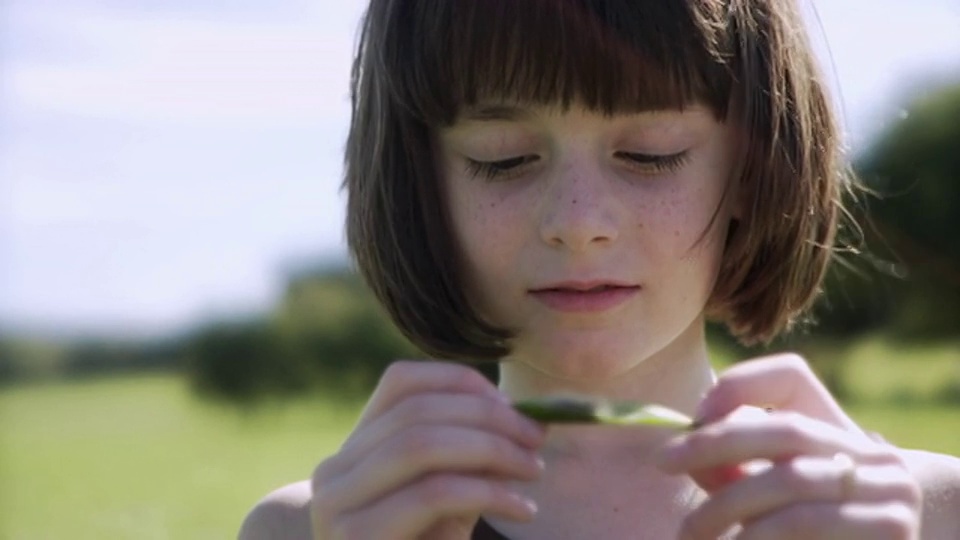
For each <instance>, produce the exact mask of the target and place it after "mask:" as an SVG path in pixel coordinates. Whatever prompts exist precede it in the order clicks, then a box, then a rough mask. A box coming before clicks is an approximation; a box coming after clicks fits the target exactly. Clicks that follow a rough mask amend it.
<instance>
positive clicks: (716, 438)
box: [657, 412, 898, 473]
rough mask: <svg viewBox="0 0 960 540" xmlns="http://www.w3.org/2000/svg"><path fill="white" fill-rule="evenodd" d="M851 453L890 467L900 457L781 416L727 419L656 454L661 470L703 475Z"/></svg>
mask: <svg viewBox="0 0 960 540" xmlns="http://www.w3.org/2000/svg"><path fill="white" fill-rule="evenodd" d="M837 452H844V453H847V454H849V455H850V456H851V457H853V458H854V459H855V460H856V461H858V462H870V463H892V462H896V461H898V458H897V457H896V456H895V455H894V454H893V453H892V452H891V451H890V450H889V449H887V448H885V447H883V446H881V445H879V444H876V443H874V442H872V441H870V440H868V439H863V438H861V437H859V436H857V435H855V434H852V433H849V432H847V431H844V430H841V429H839V428H837V427H834V426H831V425H829V424H825V423H823V422H820V421H817V420H814V419H812V418H807V417H805V416H803V415H799V414H795V413H789V412H783V413H776V414H771V415H765V416H764V417H763V418H757V417H754V416H752V415H751V416H750V417H746V418H736V417H733V416H732V417H731V418H730V419H728V420H723V421H719V422H714V423H712V424H708V425H706V426H703V427H702V428H700V429H697V430H695V431H693V432H691V433H688V434H685V435H681V436H679V437H675V438H673V439H671V440H670V441H668V442H667V443H666V444H665V445H664V446H663V447H662V448H661V449H660V451H659V453H658V455H657V458H658V465H659V466H660V468H661V469H663V470H664V471H665V472H669V473H680V472H691V471H703V470H706V469H710V468H713V467H719V466H729V465H734V464H738V463H744V462H747V461H751V460H770V461H780V460H784V459H789V458H792V457H795V456H798V455H812V456H833V455H834V454H836V453H837Z"/></svg>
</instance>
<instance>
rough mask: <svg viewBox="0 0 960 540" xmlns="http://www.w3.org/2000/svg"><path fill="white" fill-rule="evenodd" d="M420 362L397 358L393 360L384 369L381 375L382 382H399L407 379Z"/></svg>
mask: <svg viewBox="0 0 960 540" xmlns="http://www.w3.org/2000/svg"><path fill="white" fill-rule="evenodd" d="M417 365H418V362H415V361H413V360H397V361H395V362H392V363H391V364H390V365H389V366H387V369H385V370H383V375H382V376H381V377H380V382H381V384H388V383H389V384H398V383H402V382H404V381H407V380H408V379H410V378H411V376H412V373H411V372H412V371H413V370H414V369H416V367H417Z"/></svg>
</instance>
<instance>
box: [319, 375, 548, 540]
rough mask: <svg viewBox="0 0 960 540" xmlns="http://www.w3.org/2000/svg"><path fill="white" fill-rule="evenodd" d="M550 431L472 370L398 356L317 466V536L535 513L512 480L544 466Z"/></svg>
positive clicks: (397, 532)
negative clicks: (343, 437) (346, 433)
mask: <svg viewBox="0 0 960 540" xmlns="http://www.w3.org/2000/svg"><path fill="white" fill-rule="evenodd" d="M543 438H544V431H543V428H541V427H540V426H539V425H538V424H536V423H534V422H533V421H531V420H528V419H526V418H524V417H523V416H521V415H520V414H519V413H517V412H516V411H514V410H513V408H512V407H511V406H510V404H509V402H508V401H507V400H506V399H505V397H504V396H503V395H502V394H501V393H500V392H499V391H498V390H497V388H496V387H495V386H494V385H492V384H491V383H490V382H489V381H487V380H486V379H485V378H484V377H483V376H481V375H480V374H479V373H477V372H475V371H474V370H472V369H469V368H467V367H464V366H459V365H454V364H445V363H439V362H407V361H404V362H397V363H395V364H393V365H392V366H390V367H389V368H388V369H387V371H386V373H385V374H384V376H383V378H382V379H381V381H380V383H379V385H378V387H377V389H376V391H375V392H374V393H373V396H372V397H371V398H370V401H369V403H368V404H367V406H366V409H365V410H364V412H363V414H362V415H361V417H360V420H359V422H358V424H357V426H356V427H355V429H354V431H353V433H352V434H351V435H350V437H349V438H348V439H347V441H346V442H345V443H344V445H343V447H342V448H341V449H340V451H339V452H338V453H337V454H335V455H334V456H332V457H330V458H329V459H327V460H326V461H324V462H323V463H321V464H320V465H319V466H318V467H317V469H316V472H315V473H314V475H313V479H312V487H313V498H312V500H311V506H310V518H311V523H312V527H313V537H314V538H315V539H324V540H327V539H347V538H349V539H354V538H430V539H444V540H448V539H467V538H469V537H470V533H471V530H472V529H473V527H474V525H475V524H476V522H477V519H478V518H479V516H480V514H481V513H489V514H490V515H496V516H499V517H503V518H507V519H514V520H529V519H531V518H532V516H533V512H534V508H533V503H532V502H530V501H527V500H526V499H524V498H522V497H521V496H519V495H518V494H516V493H515V492H513V491H511V490H510V488H509V487H508V486H509V482H510V481H511V480H532V479H534V478H536V477H537V476H538V475H539V473H540V470H541V468H542V462H540V461H539V460H538V458H537V455H536V449H537V448H538V446H539V445H541V444H542V442H543Z"/></svg>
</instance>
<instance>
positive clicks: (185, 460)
mask: <svg viewBox="0 0 960 540" xmlns="http://www.w3.org/2000/svg"><path fill="white" fill-rule="evenodd" d="M869 347H871V346H868V347H867V350H866V352H857V351H854V352H853V353H851V354H853V359H852V361H851V364H850V368H849V370H848V373H853V375H852V376H851V378H852V379H853V381H854V382H853V383H852V386H853V388H854V390H855V393H856V395H858V396H862V397H864V398H870V399H869V400H865V401H864V402H863V403H861V404H859V405H856V406H852V407H851V408H850V410H851V411H852V414H853V415H854V416H855V417H856V418H857V419H858V420H860V421H861V422H862V423H863V424H864V425H865V426H866V427H867V428H869V429H873V430H876V431H879V432H881V433H883V434H884V435H885V436H886V437H887V438H888V439H889V440H891V441H893V442H895V443H897V444H900V445H903V446H909V447H920V448H926V449H930V450H937V451H942V452H947V453H951V454H957V455H960V437H958V436H957V435H956V434H957V433H958V432H960V429H958V428H960V407H958V406H956V405H954V406H948V405H930V404H923V403H913V404H912V405H910V406H903V405H897V404H884V403H882V402H879V401H877V399H879V397H880V396H882V395H884V392H883V388H880V387H879V386H878V385H888V386H889V385H891V384H893V387H892V388H893V389H894V391H896V388H897V386H896V385H908V387H911V388H912V386H910V385H914V386H917V388H920V389H924V388H927V387H928V386H930V387H932V386H934V382H931V381H940V382H942V381H943V380H944V378H945V377H950V376H953V375H951V374H952V373H953V370H957V369H960V354H957V355H954V353H956V352H957V349H956V348H948V349H947V352H946V353H943V354H940V353H937V352H932V353H930V354H923V355H922V356H923V357H924V360H922V362H923V363H922V364H918V362H921V360H916V361H913V360H911V361H910V362H904V361H893V360H891V359H890V358H892V357H893V356H894V355H893V354H892V353H890V352H889V351H887V350H886V349H870V348H869ZM857 350H858V351H859V350H860V349H857ZM881 350H882V351H886V352H884V353H883V354H881V352H878V351H881ZM858 354H859V355H860V356H857V355H858ZM903 354H907V353H906V352H904V351H896V355H895V356H897V357H899V356H901V355H903ZM938 354H939V356H938ZM918 356H919V355H918ZM894 383H895V384H894ZM360 405H361V403H360V401H359V400H358V401H355V402H347V403H344V402H343V401H339V400H335V399H332V398H330V399H325V398H324V397H323V396H316V397H313V398H311V399H308V400H303V399H301V400H298V401H294V402H291V403H288V404H286V405H283V406H280V405H277V406H273V407H272V408H269V409H266V410H261V411H258V412H256V413H250V414H244V413H241V412H238V411H236V410H234V409H228V408H225V407H222V406H216V405H212V404H209V403H204V402H202V401H199V400H197V399H196V398H195V397H194V396H193V395H192V394H191V393H190V391H189V389H188V387H187V385H186V382H185V381H184V380H183V379H181V378H179V377H177V376H174V375H165V376H128V377H118V378H109V379H102V380H91V381H79V382H64V383H54V384H43V385H36V386H25V387H14V388H9V389H5V390H2V391H0V539H3V540H21V539H23V540H27V539H29V540H44V539H56V540H60V539H66V538H69V539H72V540H84V539H98V540H99V539H105V538H109V539H127V538H129V539H134V538H135V539H147V540H149V539H167V538H170V539H185V540H186V539H201V538H202V539H212V538H235V536H236V531H237V528H238V526H239V524H240V521H241V520H242V518H243V516H244V514H245V513H246V511H247V510H248V509H249V508H250V507H251V505H253V504H254V502H256V500H257V499H259V498H260V497H261V496H263V495H264V494H265V493H267V492H268V491H270V490H271V489H273V488H275V487H277V486H279V485H282V484H285V483H287V482H292V481H295V480H299V479H303V478H306V477H307V476H309V474H310V473H311V471H312V470H313V467H314V466H315V465H316V463H317V462H319V461H320V460H321V459H322V458H323V457H324V456H326V455H328V454H329V453H331V452H333V451H335V450H336V448H337V447H338V446H339V444H340V442H341V441H342V439H343V437H344V436H345V435H346V433H347V432H348V431H349V430H350V428H351V426H352V425H353V422H354V420H355V418H356V415H357V414H358V412H359V407H360Z"/></svg>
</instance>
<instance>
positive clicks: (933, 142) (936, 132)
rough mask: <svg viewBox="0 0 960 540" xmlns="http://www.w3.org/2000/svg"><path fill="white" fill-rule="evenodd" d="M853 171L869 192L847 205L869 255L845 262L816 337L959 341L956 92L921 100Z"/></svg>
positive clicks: (959, 114)
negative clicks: (881, 334) (885, 335)
mask: <svg viewBox="0 0 960 540" xmlns="http://www.w3.org/2000/svg"><path fill="white" fill-rule="evenodd" d="M855 169H856V172H857V174H858V176H859V178H860V179H861V181H862V182H863V184H864V185H865V187H866V188H867V189H868V190H869V193H866V194H863V195H862V196H861V197H860V200H859V201H856V202H854V203H853V204H852V205H851V210H852V212H853V214H854V216H855V217H856V218H857V220H858V221H859V222H860V223H861V225H862V229H863V235H864V240H865V241H866V244H865V246H860V247H865V249H863V251H862V252H861V253H859V254H850V253H846V254H841V256H840V259H841V262H842V263H843V264H841V265H838V266H835V268H834V270H833V271H832V272H831V274H830V276H829V278H828V282H827V295H826V296H825V298H824V301H823V302H821V303H820V305H819V306H818V308H817V314H818V318H819V319H820V321H821V324H820V325H819V326H818V328H817V329H816V333H817V334H819V335H824V334H827V335H831V334H832V335H839V336H850V335H853V334H857V333H860V332H864V331H870V330H876V329H879V328H883V329H884V330H885V331H887V332H890V333H891V334H892V335H894V336H896V337H898V338H900V339H914V338H918V339H931V338H944V337H945V338H950V337H958V336H960V239H958V233H960V212H958V211H957V209H958V208H960V84H953V85H947V86H945V87H943V88H940V89H937V90H934V91H929V92H926V93H924V94H922V95H920V96H919V97H917V98H916V99H915V100H914V101H913V102H912V103H911V104H910V105H909V106H908V107H906V108H905V109H904V113H903V115H902V117H901V118H900V119H898V120H897V121H896V122H891V124H890V126H889V128H888V129H887V130H886V131H884V132H883V133H881V134H880V135H879V137H878V138H877V139H876V141H875V142H874V143H873V144H872V145H871V146H870V147H869V148H868V149H867V150H866V151H865V152H864V153H863V154H862V155H861V156H860V158H859V159H858V160H857V161H856V163H855ZM845 234H846V237H847V238H853V237H856V233H855V231H852V230H847V231H845Z"/></svg>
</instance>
